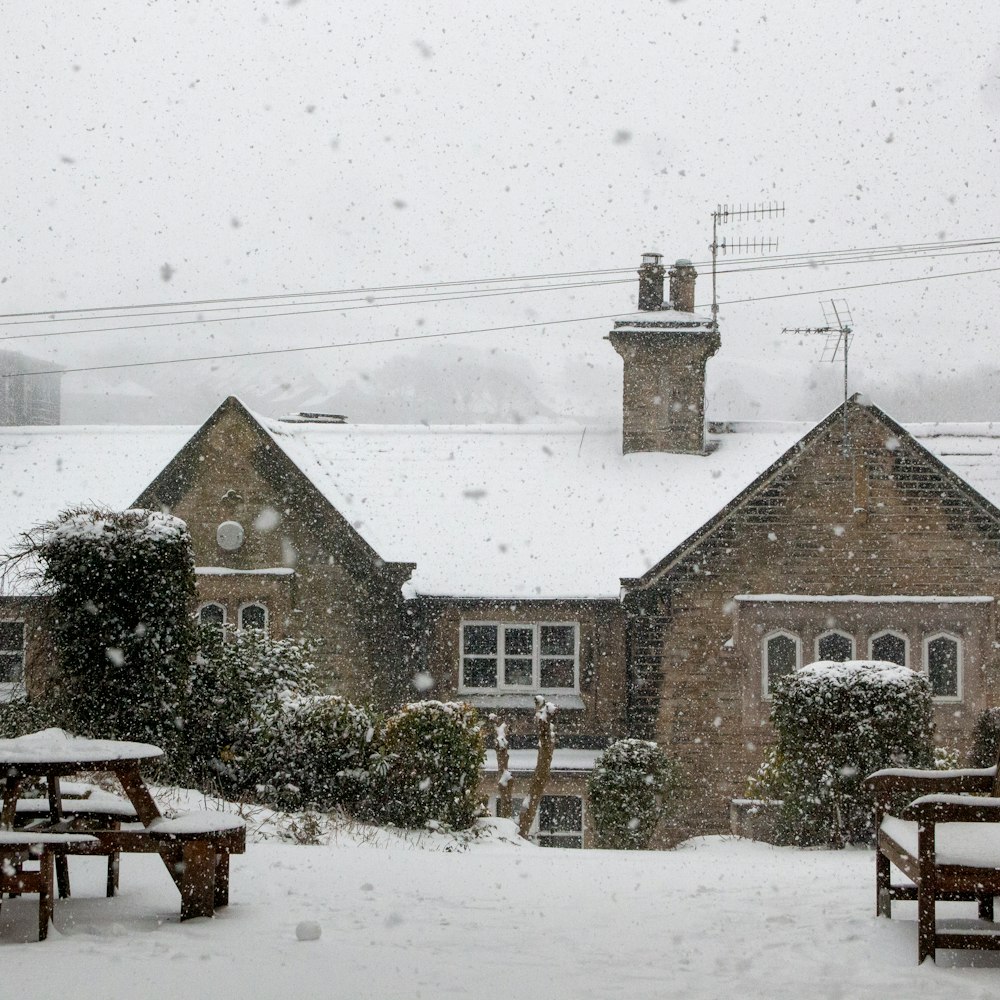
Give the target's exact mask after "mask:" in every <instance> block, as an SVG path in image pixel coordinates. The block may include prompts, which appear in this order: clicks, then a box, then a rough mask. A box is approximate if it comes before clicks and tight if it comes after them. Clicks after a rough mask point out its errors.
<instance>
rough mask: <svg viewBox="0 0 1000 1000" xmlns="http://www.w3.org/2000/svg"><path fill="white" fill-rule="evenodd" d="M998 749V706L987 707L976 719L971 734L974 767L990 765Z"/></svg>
mask: <svg viewBox="0 0 1000 1000" xmlns="http://www.w3.org/2000/svg"><path fill="white" fill-rule="evenodd" d="M998 749H1000V708H988V709H986V711H985V712H983V714H982V715H980V716H979V718H978V719H977V720H976V728H975V731H974V732H973V734H972V762H973V764H974V765H975V766H976V767H992V766H993V765H994V764H995V763H996V762H997V750H998Z"/></svg>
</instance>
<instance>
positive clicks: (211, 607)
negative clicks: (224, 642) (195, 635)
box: [198, 601, 226, 628]
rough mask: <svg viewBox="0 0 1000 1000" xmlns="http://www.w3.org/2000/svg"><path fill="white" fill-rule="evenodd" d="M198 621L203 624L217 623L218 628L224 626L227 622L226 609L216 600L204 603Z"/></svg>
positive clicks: (199, 611)
mask: <svg viewBox="0 0 1000 1000" xmlns="http://www.w3.org/2000/svg"><path fill="white" fill-rule="evenodd" d="M198 621H199V622H201V624H202V625H215V626H216V627H217V628H222V626H223V625H225V624H226V609H225V607H224V606H223V605H221V604H216V603H215V602H214V601H212V602H210V603H209V604H203V605H202V606H201V607H200V608H199V609H198Z"/></svg>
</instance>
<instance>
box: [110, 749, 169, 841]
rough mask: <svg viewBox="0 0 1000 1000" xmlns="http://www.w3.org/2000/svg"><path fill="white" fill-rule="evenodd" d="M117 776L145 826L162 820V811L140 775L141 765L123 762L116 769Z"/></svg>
mask: <svg viewBox="0 0 1000 1000" xmlns="http://www.w3.org/2000/svg"><path fill="white" fill-rule="evenodd" d="M115 775H116V776H117V778H118V780H119V781H120V782H121V786H122V789H123V790H124V791H125V795H126V796H127V797H128V800H129V802H131V803H132V805H133V806H135V814H136V816H138V817H139V822H140V823H142V825H143V826H149V824H150V823H152V822H153V820H154V819H159V818H160V810H159V808H158V807H157V805H156V802H155V800H154V799H153V796H152V795H150V794H149V789H148V788H147V787H146V783H145V782H144V781H143V780H142V775H141V774H140V773H139V765H138V764H137V763H135V762H133V761H123V762H122V763H121V764H120V765H119V766H118V767H116V768H115Z"/></svg>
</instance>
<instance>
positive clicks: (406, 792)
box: [375, 701, 486, 830]
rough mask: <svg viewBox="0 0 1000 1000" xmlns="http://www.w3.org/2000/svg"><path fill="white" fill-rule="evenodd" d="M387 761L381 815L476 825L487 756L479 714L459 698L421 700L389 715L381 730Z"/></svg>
mask: <svg viewBox="0 0 1000 1000" xmlns="http://www.w3.org/2000/svg"><path fill="white" fill-rule="evenodd" d="M379 743H380V750H381V752H382V754H383V756H384V762H385V764H386V774H385V779H384V785H383V788H382V794H381V796H380V797H379V801H378V804H377V805H376V806H375V808H376V810H377V815H378V816H379V817H380V818H381V819H384V820H385V821H386V822H389V823H394V824H396V825H397V826H406V827H421V826H426V825H427V823H429V822H432V821H433V822H437V823H440V824H443V825H445V826H448V827H450V828H452V829H455V830H463V829H465V828H466V827H468V826H470V825H471V824H472V821H473V819H475V816H476V812H477V809H478V801H477V796H476V788H477V785H478V783H479V770H480V768H481V767H482V764H483V759H484V757H485V755H486V749H485V742H484V739H483V731H482V726H481V725H480V722H479V716H478V715H477V713H476V710H475V709H474V708H473V707H472V706H471V705H466V704H464V703H460V702H441V701H417V702H413V703H411V704H409V705H404V706H403V707H402V708H401V709H400V710H399V711H398V712H396V714H395V715H392V716H390V717H389V719H388V720H387V721H386V723H385V726H384V727H383V729H382V732H381V734H380V739H379Z"/></svg>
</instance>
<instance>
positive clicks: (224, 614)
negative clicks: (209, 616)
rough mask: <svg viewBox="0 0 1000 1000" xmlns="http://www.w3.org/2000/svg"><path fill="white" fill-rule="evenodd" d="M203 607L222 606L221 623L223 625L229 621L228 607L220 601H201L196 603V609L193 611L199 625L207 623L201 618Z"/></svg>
mask: <svg viewBox="0 0 1000 1000" xmlns="http://www.w3.org/2000/svg"><path fill="white" fill-rule="evenodd" d="M205 608H222V624H223V625H225V624H226V623H227V622H228V621H229V609H228V608H227V607H226V606H225V604H223V603H222V602H221V601H202V603H201V604H199V605H198V610H197V611H196V612H195V613H194V614H195V618H196V619H197V620H198V624H199V625H207V624H209V623H208V622H203V621H202V620H201V613H202V611H204V610H205Z"/></svg>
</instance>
